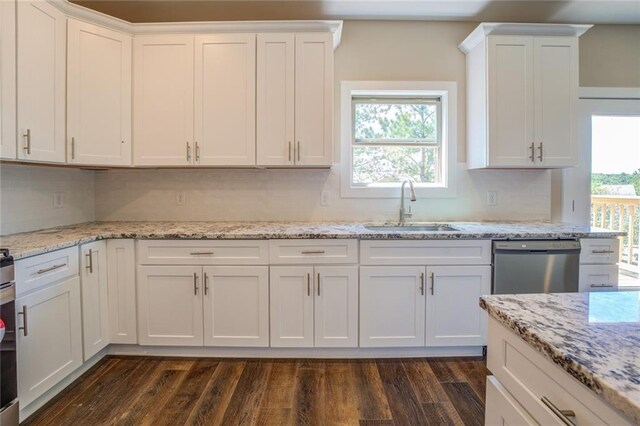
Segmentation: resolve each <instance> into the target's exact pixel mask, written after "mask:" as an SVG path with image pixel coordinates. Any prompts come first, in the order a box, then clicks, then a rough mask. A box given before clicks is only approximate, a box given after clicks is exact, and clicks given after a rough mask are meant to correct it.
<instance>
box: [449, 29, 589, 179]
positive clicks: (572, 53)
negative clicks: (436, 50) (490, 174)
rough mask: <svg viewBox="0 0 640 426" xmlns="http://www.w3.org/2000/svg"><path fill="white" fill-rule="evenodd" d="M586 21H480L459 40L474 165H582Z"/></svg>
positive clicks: (469, 153)
mask: <svg viewBox="0 0 640 426" xmlns="http://www.w3.org/2000/svg"><path fill="white" fill-rule="evenodd" d="M589 28H590V26H589V25H564V24H536V25H532V24H481V25H480V26H479V27H478V28H476V30H474V31H473V32H472V33H471V34H470V35H469V36H468V37H467V39H465V40H464V41H463V42H462V44H460V46H459V47H460V49H461V50H462V51H463V52H464V53H466V55H467V162H468V167H469V168H472V169H474V168H560V167H570V166H574V165H576V164H577V161H578V155H577V128H576V126H577V113H576V108H577V104H578V84H579V79H578V37H579V36H580V35H582V34H583V33H584V32H585V31H587V30H588V29H589Z"/></svg>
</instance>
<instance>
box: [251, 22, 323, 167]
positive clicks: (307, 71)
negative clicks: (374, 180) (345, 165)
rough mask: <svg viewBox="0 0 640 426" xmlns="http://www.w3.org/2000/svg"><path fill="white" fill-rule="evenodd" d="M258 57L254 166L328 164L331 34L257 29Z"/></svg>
mask: <svg viewBox="0 0 640 426" xmlns="http://www.w3.org/2000/svg"><path fill="white" fill-rule="evenodd" d="M257 56H258V63H257V69H258V75H257V95H256V97H257V103H258V105H257V117H258V129H257V145H258V165H264V166H270V165H301V166H330V165H331V162H332V130H333V124H332V123H333V117H332V114H333V112H332V111H333V39H332V36H331V34H330V33H298V34H295V35H294V34H259V35H258V48H257Z"/></svg>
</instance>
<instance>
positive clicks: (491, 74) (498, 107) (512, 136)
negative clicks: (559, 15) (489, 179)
mask: <svg viewBox="0 0 640 426" xmlns="http://www.w3.org/2000/svg"><path fill="white" fill-rule="evenodd" d="M533 95H534V93H533V38H532V37H517V36H491V37H489V40H488V96H489V100H488V103H489V141H490V142H489V152H488V155H489V162H490V164H491V165H492V166H521V167H530V166H534V164H535V163H534V161H533V151H532V149H531V146H532V144H533V143H534V115H533V114H534V110H533Z"/></svg>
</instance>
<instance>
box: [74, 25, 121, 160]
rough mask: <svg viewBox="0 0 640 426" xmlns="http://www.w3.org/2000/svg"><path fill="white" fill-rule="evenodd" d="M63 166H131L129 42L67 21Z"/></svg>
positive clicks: (99, 28)
mask: <svg viewBox="0 0 640 426" xmlns="http://www.w3.org/2000/svg"><path fill="white" fill-rule="evenodd" d="M67 140H68V143H69V147H68V149H67V161H68V162H69V163H74V164H92V165H109V166H111V165H112V166H129V165H131V36H130V35H127V34H123V33H120V32H117V31H112V30H109V29H106V28H103V27H99V26H97V25H92V24H89V23H86V22H83V21H78V20H75V19H69V22H68V37H67Z"/></svg>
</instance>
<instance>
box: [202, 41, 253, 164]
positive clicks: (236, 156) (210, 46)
mask: <svg viewBox="0 0 640 426" xmlns="http://www.w3.org/2000/svg"><path fill="white" fill-rule="evenodd" d="M195 52H196V53H195V108H194V111H195V142H194V164H196V165H201V166H249V165H250V166H252V165H255V164H256V136H255V130H256V98H255V92H256V89H255V85H256V83H255V81H256V35H255V34H216V35H197V36H196V37H195Z"/></svg>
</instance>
